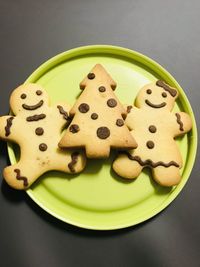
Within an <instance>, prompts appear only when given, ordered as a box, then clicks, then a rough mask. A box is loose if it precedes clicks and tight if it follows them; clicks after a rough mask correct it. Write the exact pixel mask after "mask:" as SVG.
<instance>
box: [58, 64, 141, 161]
mask: <svg viewBox="0 0 200 267" xmlns="http://www.w3.org/2000/svg"><path fill="white" fill-rule="evenodd" d="M115 88H116V83H115V82H114V81H113V79H112V78H111V77H110V75H109V74H108V73H107V72H106V70H105V69H104V68H103V67H102V66H101V65H100V64H97V65H96V66H95V67H94V68H93V69H92V70H91V72H90V73H89V74H88V75H87V77H86V78H85V79H84V80H83V81H82V82H81V83H80V89H81V90H82V93H81V95H80V97H79V98H78V100H77V101H76V103H75V104H74V106H73V107H72V109H71V110H70V116H71V117H73V119H72V122H71V124H70V126H69V127H68V129H67V130H66V132H65V135H64V137H63V138H62V139H61V141H60V143H59V146H60V147H65V148H80V147H84V148H85V151H86V155H87V157H88V158H106V157H108V156H109V154H110V148H115V149H123V150H126V149H131V148H135V147H136V146H137V144H136V142H135V140H134V138H133V137H132V135H131V134H130V132H129V130H128V128H127V126H126V125H125V124H124V119H123V118H124V116H125V115H126V110H125V109H124V107H123V106H122V104H121V103H120V102H119V100H118V99H117V97H116V96H115V94H114V92H113V91H114V90H115Z"/></svg>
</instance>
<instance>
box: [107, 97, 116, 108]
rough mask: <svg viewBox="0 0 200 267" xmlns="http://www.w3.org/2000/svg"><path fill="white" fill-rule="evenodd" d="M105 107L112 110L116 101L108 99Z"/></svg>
mask: <svg viewBox="0 0 200 267" xmlns="http://www.w3.org/2000/svg"><path fill="white" fill-rule="evenodd" d="M107 105H108V106H109V107H110V108H114V107H116V106H117V101H116V100H115V99H114V98H110V99H108V101H107Z"/></svg>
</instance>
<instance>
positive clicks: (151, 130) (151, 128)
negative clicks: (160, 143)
mask: <svg viewBox="0 0 200 267" xmlns="http://www.w3.org/2000/svg"><path fill="white" fill-rule="evenodd" d="M156 131H157V129H156V126H154V125H150V126H149V132H150V133H155V132H156Z"/></svg>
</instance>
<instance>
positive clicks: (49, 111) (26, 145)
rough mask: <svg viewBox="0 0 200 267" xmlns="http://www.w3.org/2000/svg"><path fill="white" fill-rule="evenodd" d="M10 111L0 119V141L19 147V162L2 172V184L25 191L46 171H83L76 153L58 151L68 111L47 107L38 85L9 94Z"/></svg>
mask: <svg viewBox="0 0 200 267" xmlns="http://www.w3.org/2000/svg"><path fill="white" fill-rule="evenodd" d="M10 107H11V110H12V113H13V114H14V115H11V116H3V117H0V138H2V139H4V140H9V141H12V142H15V143H17V144H19V146H20V160H19V162H17V163H16V164H14V165H11V166H8V167H6V168H5V169H4V171H3V175H4V178H5V180H6V182H7V183H8V184H9V185H10V186H11V187H13V188H16V189H27V188H28V187H29V186H30V185H31V184H32V183H33V182H34V181H35V180H36V179H37V178H38V177H39V176H41V175H42V174H43V173H45V172H47V171H50V170H58V171H63V172H66V173H76V172H80V171H81V170H83V168H84V166H85V156H84V154H83V153H82V152H80V151H79V150H75V151H72V150H62V149H60V148H59V147H58V142H59V141H60V138H61V132H62V129H63V127H64V126H65V125H66V124H68V123H69V122H68V121H69V118H68V112H69V109H70V107H69V106H68V105H66V104H64V103H59V104H57V105H56V106H52V107H51V106H49V97H48V94H47V92H46V91H45V90H44V89H43V88H42V87H41V86H40V85H38V84H25V85H21V86H19V87H18V88H17V89H15V90H14V91H13V93H12V94H11V97H10Z"/></svg>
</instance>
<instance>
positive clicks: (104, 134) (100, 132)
mask: <svg viewBox="0 0 200 267" xmlns="http://www.w3.org/2000/svg"><path fill="white" fill-rule="evenodd" d="M97 136H98V137H99V138H100V139H106V138H108V137H109V136H110V130H109V129H108V128H107V127H99V128H98V129H97Z"/></svg>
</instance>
